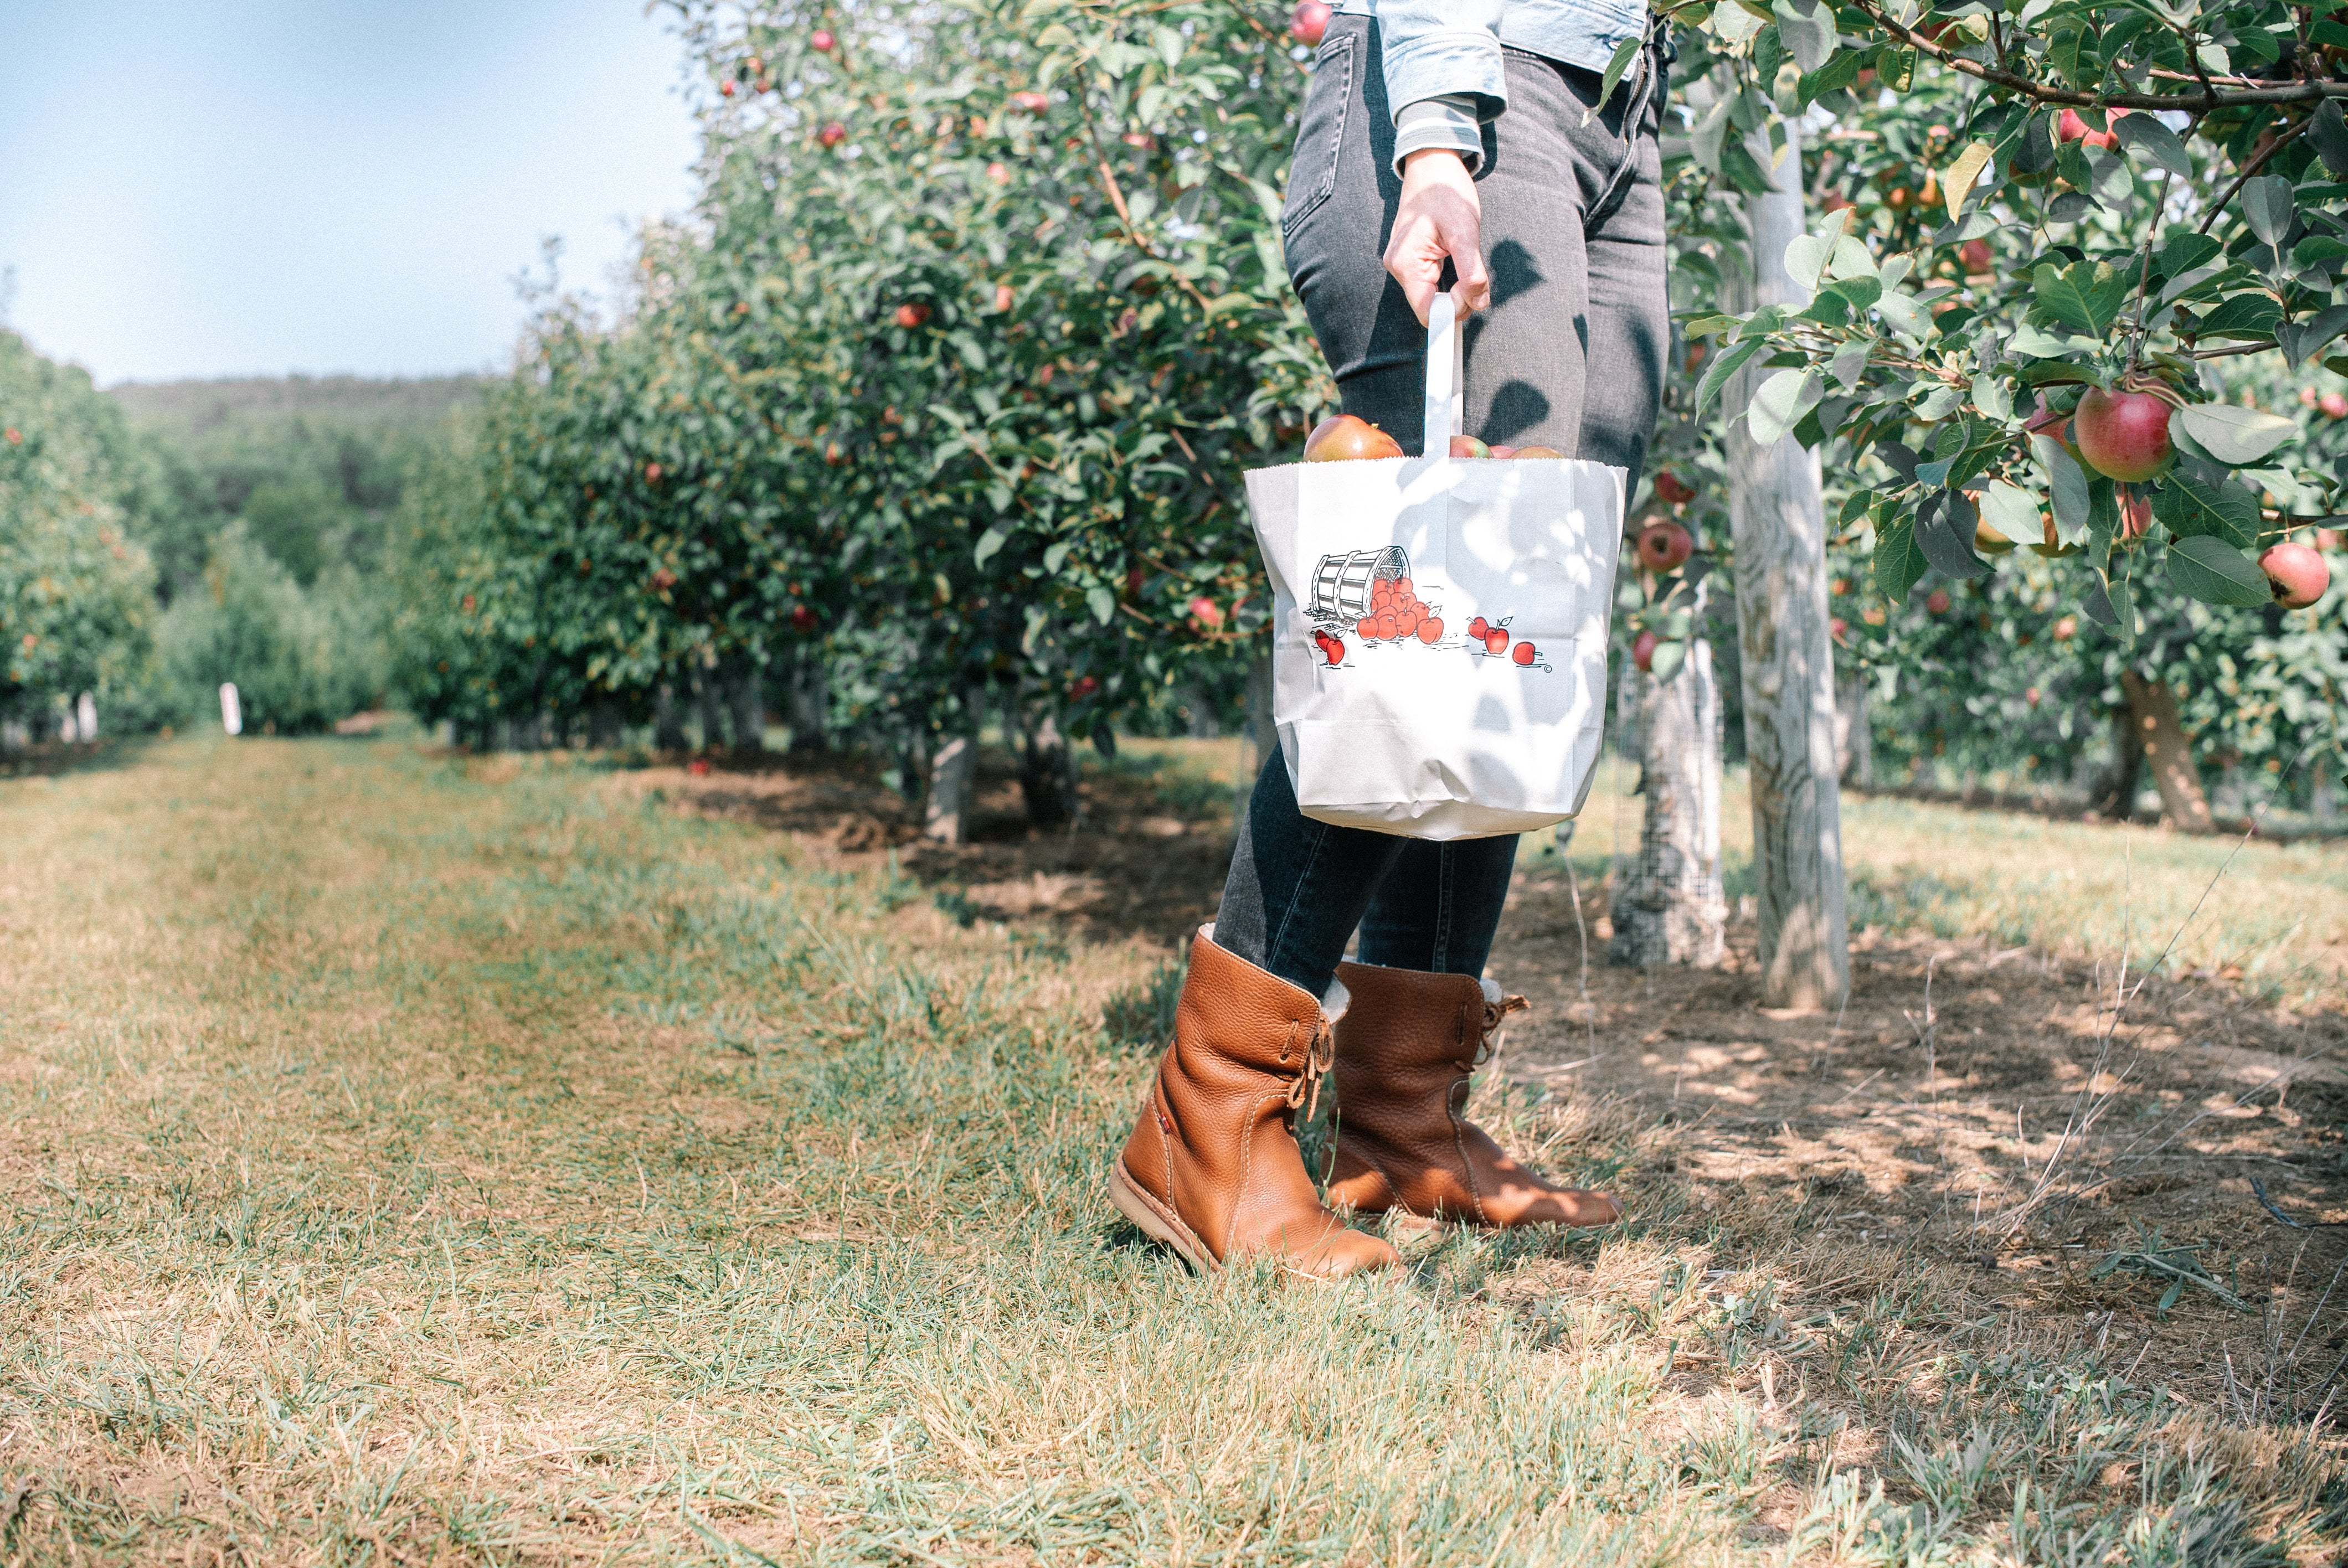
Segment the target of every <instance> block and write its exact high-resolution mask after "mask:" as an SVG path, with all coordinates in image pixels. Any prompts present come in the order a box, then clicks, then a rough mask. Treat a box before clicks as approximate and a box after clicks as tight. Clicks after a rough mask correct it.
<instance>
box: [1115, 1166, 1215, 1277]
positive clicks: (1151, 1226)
mask: <svg viewBox="0 0 2348 1568" xmlns="http://www.w3.org/2000/svg"><path fill="white" fill-rule="evenodd" d="M1108 1201H1109V1202H1111V1203H1113V1204H1116V1205H1117V1212H1118V1213H1119V1214H1123V1215H1124V1216H1125V1217H1126V1218H1127V1219H1129V1220H1131V1221H1132V1222H1133V1223H1134V1224H1135V1225H1138V1226H1139V1227H1140V1230H1141V1234H1142V1235H1146V1236H1148V1238H1149V1239H1150V1240H1152V1241H1155V1242H1161V1243H1163V1244H1165V1245H1168V1246H1170V1247H1172V1248H1173V1249H1174V1250H1175V1252H1176V1253H1178V1254H1179V1255H1180V1256H1181V1259H1182V1261H1183V1262H1185V1263H1187V1264H1189V1266H1191V1267H1192V1268H1195V1269H1197V1270H1198V1271H1199V1272H1200V1274H1211V1273H1213V1272H1214V1270H1215V1259H1214V1255H1213V1254H1211V1253H1210V1252H1209V1251H1208V1250H1207V1248H1206V1245H1205V1244H1203V1243H1201V1242H1200V1240H1199V1237H1198V1235H1197V1233H1196V1232H1194V1231H1192V1230H1191V1229H1190V1227H1189V1225H1184V1224H1183V1223H1182V1220H1181V1216H1179V1214H1175V1213H1174V1211H1173V1210H1171V1209H1169V1208H1168V1207H1167V1206H1166V1205H1165V1204H1161V1203H1159V1201H1158V1200H1157V1199H1156V1198H1153V1197H1151V1196H1150V1195H1149V1194H1148V1193H1145V1192H1143V1191H1142V1190H1141V1189H1140V1188H1139V1187H1138V1186H1135V1185H1134V1184H1133V1178H1132V1177H1130V1176H1128V1175H1127V1174H1126V1173H1125V1162H1124V1161H1123V1160H1119V1161H1117V1163H1114V1164H1112V1165H1111V1166H1109V1168H1108Z"/></svg>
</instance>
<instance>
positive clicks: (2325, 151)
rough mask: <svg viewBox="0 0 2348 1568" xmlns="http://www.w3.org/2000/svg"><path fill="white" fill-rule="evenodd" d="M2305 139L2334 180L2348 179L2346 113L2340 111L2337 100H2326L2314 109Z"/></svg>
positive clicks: (2347, 123) (2347, 117)
mask: <svg viewBox="0 0 2348 1568" xmlns="http://www.w3.org/2000/svg"><path fill="white" fill-rule="evenodd" d="M2307 139H2308V140H2309V141H2310V142H2311V143H2312V144H2313V145H2314V148H2315V156H2316V157H2318V158H2320V159H2322V160H2323V167H2324V168H2326V169H2330V170H2331V171H2332V177H2333V179H2348V111H2343V110H2342V108H2341V107H2340V100H2339V99H2338V98H2326V99H2324V100H2323V102H2322V106H2321V107H2319V108H2317V109H2316V111H2315V115H2314V118H2313V122H2312V124H2310V125H2309V126H2308V128H2307Z"/></svg>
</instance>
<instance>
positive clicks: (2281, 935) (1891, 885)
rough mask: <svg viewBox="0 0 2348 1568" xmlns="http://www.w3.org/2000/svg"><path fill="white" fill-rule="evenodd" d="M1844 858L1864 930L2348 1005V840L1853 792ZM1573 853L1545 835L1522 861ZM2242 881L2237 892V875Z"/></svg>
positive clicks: (1731, 873) (1135, 746) (1739, 819)
mask: <svg viewBox="0 0 2348 1568" xmlns="http://www.w3.org/2000/svg"><path fill="white" fill-rule="evenodd" d="M1239 747H1240V743H1239V742H1237V741H1234V740H1226V741H1128V742H1125V743H1123V745H1122V746H1121V747H1120V753H1119V760H1118V763H1117V766H1119V767H1121V768H1126V769H1128V770H1130V769H1140V770H1143V771H1153V770H1154V774H1155V776H1157V777H1158V778H1159V779H1161V780H1163V781H1166V782H1167V783H1168V784H1169V788H1170V789H1171V790H1174V791H1179V793H1180V794H1182V795H1183V796H1184V797H1186V798H1188V797H1196V798H1197V799H1199V800H1201V801H1204V800H1207V799H1209V798H1210V797H1213V796H1215V795H1217V794H1219V793H1220V794H1223V795H1228V794H1229V793H1230V791H1231V786H1232V784H1233V782H1234V781H1235V780H1236V778H1237V775H1238V769H1239V767H1240V765H1241V764H1240V752H1239ZM1637 784H1638V770H1637V769H1636V768H1635V767H1632V766H1631V765H1629V764H1625V763H1623V762H1622V759H1620V758H1618V757H1616V756H1614V755H1613V754H1612V753H1609V754H1608V755H1607V756H1606V757H1605V759H1604V760H1603V761H1602V762H1601V764H1600V765H1599V774H1598V779H1597V782H1596V783H1595V784H1593V785H1592V786H1591V794H1590V800H1589V802H1588V804H1587V805H1586V806H1585V807H1584V809H1583V812H1582V815H1581V818H1580V819H1579V820H1578V821H1577V822H1576V823H1575V825H1574V831H1573V834H1572V843H1571V846H1570V853H1571V855H1572V857H1573V861H1574V866H1575V868H1576V869H1577V870H1578V871H1579V872H1580V873H1581V876H1584V877H1585V878H1587V877H1596V876H1604V875H1605V874H1606V872H1607V870H1608V868H1609V867H1610V866H1612V863H1613V859H1614V856H1616V855H1617V854H1618V853H1619V854H1622V855H1636V854H1637V853H1638V848H1639V825H1640V822H1641V814H1642V809H1643V807H1642V803H1641V801H1640V799H1639V797H1638V795H1637V794H1635V793H1634V792H1635V790H1636V788H1637ZM1752 809H1753V808H1752V804H1751V801H1750V798H1749V797H1748V796H1747V794H1746V787H1745V776H1744V771H1743V770H1742V769H1741V768H1738V769H1731V770H1730V771H1729V773H1728V774H1727V777H1726V779H1725V784H1724V787H1723V790H1722V798H1721V859H1722V863H1723V864H1722V879H1723V882H1724V883H1725V886H1726V890H1727V893H1728V897H1729V898H1730V899H1731V901H1732V902H1733V901H1734V900H1735V899H1736V898H1738V897H1742V896H1746V895H1749V894H1750V893H1751V892H1752V890H1753V817H1752ZM1842 820H1843V856H1844V863H1845V867H1846V871H1847V875H1848V878H1849V917H1850V924H1851V928H1852V929H1853V930H1854V931H1855V932H1857V931H1866V930H1869V929H1872V930H1879V931H1913V930H1929V931H1931V932H1933V933H1935V934H1937V935H1940V936H1942V937H1952V938H1980V939H1982V940H1984V941H1988V942H1992V943H1994V944H1997V945H1999V946H2001V947H2023V946H2029V947H2032V948H2037V949H2039V950H2041V951H2043V952H2047V953H2052V954H2056V955H2059V956H2061V957H2065V958H2105V959H2106V960H2116V958H2118V956H2119V954H2120V953H2121V951H2122V950H2123V948H2125V949H2126V951H2127V953H2128V955H2129V958H2130V962H2131V963H2132V964H2133V965H2134V966H2136V967H2137V968H2142V967H2144V966H2146V965H2147V964H2149V963H2151V962H2153V961H2155V960H2156V959H2158V960H2160V961H2161V964H2162V967H2163V968H2165V969H2167V970H2168V972H2170V973H2173V974H2174V973H2186V972H2189V971H2193V970H2204V971H2207V972H2209V973H2210V974H2213V975H2216V974H2225V975H2226V976H2227V978H2229V979H2248V980H2249V981H2250V983H2251V984H2252V985H2253V986H2254V987H2257V988H2259V989H2261V990H2263V991H2266V992H2268V993H2270V994H2272V995H2276V996H2289V997H2291V998H2292V999H2309V998H2318V997H2324V996H2337V995H2339V994H2340V992H2341V989H2342V987H2343V984H2348V838H2338V839H2333V840H2330V841H2322V840H2312V839H2311V840H2302V841H2300V842H2297V843H2293V844H2289V845H2284V844H2277V843H2272V842H2252V843H2250V844H2244V843H2242V841H2241V840H2240V837H2239V836H2223V835H2221V836H2218V837H2193V836H2188V835H2182V834H2172V833H2168V832H2166V831H2163V830H2161V829H2157V828H2147V827H2143V826H2136V825H2131V826H2121V825H2114V824H2107V823H2100V822H2095V823H2089V822H2059V821H2054V820H2050V819H2047V818H2043V817H2035V816H2022V815H2013V814H2010V813H2004V812H1989V811H1973V810H1967V809H1965V808H1963V807H1962V806H1956V805H1944V804H1933V803H1928V802H1917V801H1908V800H1901V799H1899V798H1897V797H1895V796H1890V795H1877V796H1869V795H1859V794H1845V795H1844V797H1843V800H1842ZM1544 852H1545V855H1546V857H1547V858H1550V859H1551V860H1553V859H1554V856H1555V855H1556V851H1555V849H1554V848H1553V847H1551V846H1550V845H1546V844H1545V843H1544V842H1543V840H1542V838H1541V837H1540V835H1536V836H1535V837H1534V838H1530V839H1528V840H1527V841H1526V845H1525V850H1524V853H1523V855H1522V856H1521V859H1522V863H1523V864H1525V865H1526V866H1528V868H1529V869H1538V868H1539V866H1540V863H1541V860H1542V859H1543V858H1544ZM2221 869H2223V870H2224V872H2225V875H2224V876H2222V877H2220V876H2219V871H2220V870H2221Z"/></svg>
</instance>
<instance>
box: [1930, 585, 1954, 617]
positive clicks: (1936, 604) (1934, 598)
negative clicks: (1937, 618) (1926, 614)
mask: <svg viewBox="0 0 2348 1568" xmlns="http://www.w3.org/2000/svg"><path fill="white" fill-rule="evenodd" d="M1924 608H1925V609H1926V610H1931V612H1932V613H1933V614H1934V615H1946V614H1947V613H1948V612H1949V590H1948V589H1945V588H1936V589H1933V590H1932V591H1931V592H1930V593H1928V594H1926V595H1925V596H1924Z"/></svg>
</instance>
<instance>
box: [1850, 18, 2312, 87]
mask: <svg viewBox="0 0 2348 1568" xmlns="http://www.w3.org/2000/svg"><path fill="white" fill-rule="evenodd" d="M1851 4H1852V5H1854V6H1855V7H1856V8H1857V9H1858V10H1859V11H1860V12H1861V13H1862V14H1864V15H1866V17H1867V18H1868V20H1869V21H1871V22H1873V23H1874V24H1875V25H1876V26H1878V27H1880V28H1882V29H1883V31H1884V32H1885V34H1887V35H1888V36H1890V37H1891V38H1892V39H1894V40H1895V41H1897V42H1899V43H1900V44H1902V45H1905V46H1907V47H1909V48H1911V49H1914V50H1915V51H1916V52H1917V53H1918V54H1921V55H1924V56H1929V57H1930V58H1931V59H1934V60H1937V61H1939V62H1940V63H1941V65H1944V66H1946V67H1949V68H1950V69H1951V70H1952V71H1959V72H1962V73H1963V74H1964V75H1966V76H1969V77H1974V78H1975V79H1977V80H1980V81H1984V82H1987V83H1989V84H1990V85H1991V86H1993V87H2004V88H2007V89H2009V90H2010V91H2013V92H2017V93H2020V94H2021V95H2022V96H2023V97H2027V98H2031V99H2034V100H2035V101H2036V102H2039V103H2042V104H2066V105H2070V106H2072V107H2074V108H2085V107H2087V106H2089V105H2095V104H2100V105H2102V106H2103V107H2105V108H2124V109H2181V110H2183V111H2184V112H2185V113H2187V114H2192V115H2201V114H2207V113H2209V111H2210V110H2211V109H2221V108H2237V107H2240V106H2242V105H2248V104H2302V103H2304V104H2312V103H2319V102H2321V101H2322V100H2323V99H2325V98H2348V82H2329V81H2327V82H2297V83H2291V84H2287V85H2284V86H2280V87H2213V88H2212V89H2211V90H2210V91H2209V92H2208V93H2207V94H2206V95H2188V94H2185V93H2083V92H2080V91H2078V90H2077V89H2075V88H2073V87H2053V86H2050V85H2048V84H2047V83H2044V82H2040V81H2034V80H2033V79H2032V78H2030V77H2025V76H2023V75H2021V74H2020V73H2018V72H2014V71H2007V70H2001V69H1999V68H1998V67H1994V66H1984V65H1982V63H1981V62H1980V61H1978V60H1968V59H1965V58H1963V57H1962V56H1959V55H1958V54H1957V53H1956V52H1955V51H1954V50H1952V49H1945V48H1942V47H1941V46H1940V45H1938V44H1936V43H1934V42H1932V41H1931V39H1930V38H1927V37H1925V36H1923V35H1922V34H1921V33H1919V32H1917V31H1916V30H1915V29H1913V28H1911V27H1903V26H1900V24H1899V23H1897V22H1895V21H1893V20H1892V19H1891V18H1890V15H1887V14H1886V13H1885V12H1884V10H1883V8H1882V6H1881V5H1878V4H1875V0H1851ZM2179 79H2180V80H2182V79H2186V78H2183V77H2179ZM2197 98H2199V104H2198V107H2197V104H2196V99H2197Z"/></svg>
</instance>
